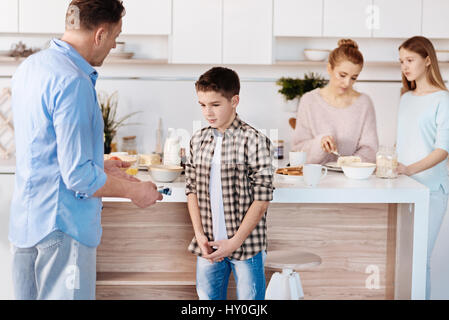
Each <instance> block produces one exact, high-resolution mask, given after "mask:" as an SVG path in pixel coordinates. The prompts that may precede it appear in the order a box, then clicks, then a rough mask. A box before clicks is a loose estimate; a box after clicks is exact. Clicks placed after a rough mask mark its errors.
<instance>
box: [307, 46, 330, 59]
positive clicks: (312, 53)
mask: <svg viewBox="0 0 449 320" xmlns="http://www.w3.org/2000/svg"><path fill="white" fill-rule="evenodd" d="M329 53H330V50H326V49H304V56H305V57H306V59H307V60H310V61H324V60H326V59H327V56H328V55H329Z"/></svg>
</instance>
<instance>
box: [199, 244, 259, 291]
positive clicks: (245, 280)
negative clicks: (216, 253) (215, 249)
mask: <svg viewBox="0 0 449 320" xmlns="http://www.w3.org/2000/svg"><path fill="white" fill-rule="evenodd" d="M265 257H266V253H265V251H261V252H259V253H258V254H256V255H255V256H254V257H252V258H249V259H247V260H242V261H240V260H235V259H229V258H225V259H224V260H223V261H221V262H214V263H211V262H209V261H208V260H206V259H204V258H202V257H197V264H196V291H197V293H198V297H199V299H200V300H226V295H227V291H228V280H229V275H230V274H231V271H232V272H233V274H234V279H235V283H236V285H237V299H239V300H264V299H265V271H264V262H265Z"/></svg>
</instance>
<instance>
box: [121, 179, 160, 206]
mask: <svg viewBox="0 0 449 320" xmlns="http://www.w3.org/2000/svg"><path fill="white" fill-rule="evenodd" d="M128 198H129V199H131V201H132V202H133V203H134V204H135V205H136V206H138V207H139V208H146V207H148V206H151V205H152V204H155V203H156V201H157V200H162V194H160V193H159V192H158V191H157V187H156V185H155V184H154V183H153V182H151V181H146V182H139V183H132V188H131V189H130V190H128Z"/></svg>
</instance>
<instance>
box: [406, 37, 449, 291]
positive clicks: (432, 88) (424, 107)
mask: <svg viewBox="0 0 449 320" xmlns="http://www.w3.org/2000/svg"><path fill="white" fill-rule="evenodd" d="M399 60H400V62H401V71H402V84H403V87H402V91H401V93H402V96H401V100H400V104H399V114H398V129H397V130H398V131H397V151H398V161H399V166H398V173H399V174H405V175H408V176H410V177H412V178H414V179H416V180H417V181H418V182H420V183H422V184H424V185H426V186H427V187H428V188H429V189H430V205H429V228H428V241H427V285H426V299H430V258H431V255H432V250H433V247H434V245H435V241H436V239H437V236H438V232H439V230H440V226H441V223H442V221H443V217H444V214H445V212H446V207H447V200H448V192H449V178H448V172H447V156H448V152H449V92H448V91H447V88H446V86H445V85H444V82H443V79H442V77H441V73H440V70H439V67H438V62H437V58H436V54H435V49H434V47H433V45H432V43H431V42H430V41H429V40H428V39H427V38H424V37H419V36H417V37H413V38H410V39H408V40H406V41H405V42H404V43H403V44H402V45H401V46H400V47H399Z"/></svg>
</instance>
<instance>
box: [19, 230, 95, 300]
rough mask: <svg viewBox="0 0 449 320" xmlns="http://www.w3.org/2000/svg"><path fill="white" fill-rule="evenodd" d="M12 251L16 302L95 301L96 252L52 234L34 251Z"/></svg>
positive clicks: (23, 249) (30, 249)
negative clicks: (17, 300)
mask: <svg viewBox="0 0 449 320" xmlns="http://www.w3.org/2000/svg"><path fill="white" fill-rule="evenodd" d="M12 251H13V268H12V276H13V285H14V294H15V297H16V299H19V300H35V299H37V300H43V299H45V300H93V299H95V281H96V251H97V249H96V248H91V247H87V246H84V245H83V244H81V243H79V242H78V241H76V240H74V239H72V238H71V237H70V236H68V235H67V234H65V233H63V232H61V231H53V232H52V233H50V234H49V235H48V236H47V237H45V238H44V239H42V240H41V241H40V242H39V243H38V244H37V245H35V246H34V247H31V248H17V247H15V246H12Z"/></svg>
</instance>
